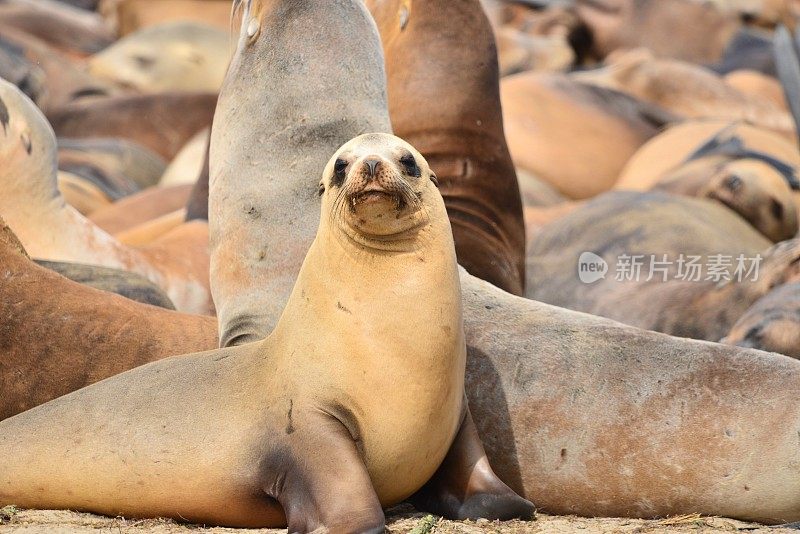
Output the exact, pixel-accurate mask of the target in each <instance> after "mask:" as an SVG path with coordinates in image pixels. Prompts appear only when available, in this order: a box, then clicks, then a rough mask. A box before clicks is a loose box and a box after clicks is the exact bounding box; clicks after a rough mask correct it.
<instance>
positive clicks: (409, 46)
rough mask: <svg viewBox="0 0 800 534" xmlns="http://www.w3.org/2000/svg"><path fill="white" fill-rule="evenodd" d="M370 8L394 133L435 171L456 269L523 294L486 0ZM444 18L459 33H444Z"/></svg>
mask: <svg viewBox="0 0 800 534" xmlns="http://www.w3.org/2000/svg"><path fill="white" fill-rule="evenodd" d="M366 4H367V7H368V8H369V9H370V11H371V12H372V14H373V16H374V17H375V20H376V22H377V24H378V30H379V31H380V34H381V39H382V41H383V48H384V52H385V55H386V74H387V77H388V92H389V113H390V117H391V120H392V127H393V128H394V131H395V133H396V134H397V135H398V136H400V137H402V138H403V139H406V140H407V141H408V142H409V143H411V144H412V145H414V146H415V147H417V149H418V150H420V152H421V153H422V154H424V155H425V157H426V158H427V159H428V161H429V162H430V163H431V165H432V167H433V169H434V171H436V175H437V176H438V179H439V184H440V186H439V187H440V190H441V192H442V196H443V197H444V201H445V205H446V206H447V212H448V214H449V215H450V223H451V224H452V226H453V235H454V237H455V241H456V252H457V254H458V262H459V264H460V265H461V266H463V267H464V268H465V269H467V271H469V272H470V273H471V274H473V275H475V276H477V277H478V278H481V279H483V280H487V281H488V282H490V283H492V284H494V285H496V286H497V287H499V288H501V289H504V290H506V291H508V292H510V293H513V294H516V295H520V294H522V292H523V291H524V288H525V226H524V221H523V217H522V201H521V200H520V193H519V186H518V184H517V176H516V174H515V171H514V164H513V163H512V161H511V155H510V154H509V152H508V147H507V145H506V141H505V133H504V131H503V114H502V110H501V106H500V89H499V81H498V76H499V74H498V72H499V71H498V66H497V48H496V46H495V41H494V37H493V34H492V28H491V25H490V24H489V20H488V19H487V17H486V15H485V14H484V12H483V8H482V7H481V4H480V2H479V1H478V0H467V1H462V2H450V1H447V0H424V1H421V2H416V3H414V4H413V5H412V4H411V3H408V2H403V1H400V0H368V1H367V2H366ZM445 21H447V24H448V25H453V26H454V27H455V26H457V27H458V28H459V31H458V32H450V33H443V32H442V31H441V28H442V27H443V24H444V23H445ZM410 101H413V102H414V104H413V106H412V105H410V104H409V102H410Z"/></svg>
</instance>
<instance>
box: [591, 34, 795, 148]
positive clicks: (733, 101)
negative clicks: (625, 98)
mask: <svg viewBox="0 0 800 534" xmlns="http://www.w3.org/2000/svg"><path fill="white" fill-rule="evenodd" d="M576 77H577V78H578V79H579V80H580V81H583V82H585V83H590V84H594V85H600V86H603V87H609V88H611V89H616V90H618V91H622V92H624V93H626V94H629V95H631V96H634V97H636V98H638V99H640V100H643V101H645V102H649V103H651V104H654V105H656V106H659V107H661V108H663V109H666V110H668V111H670V112H672V113H674V114H675V115H678V116H681V117H686V118H689V119H720V120H731V121H734V120H741V121H745V122H749V123H752V124H753V125H754V126H759V127H763V128H767V129H770V130H774V131H776V132H778V133H780V134H781V135H783V136H785V137H787V138H788V139H790V140H793V139H794V138H795V137H796V135H797V134H796V128H795V124H794V122H793V120H792V116H791V115H790V114H789V113H787V112H786V111H785V110H783V109H780V108H778V107H776V106H775V105H774V104H773V103H772V102H771V101H769V100H767V99H765V98H762V97H760V96H751V95H746V94H743V93H740V92H739V91H737V90H736V89H735V88H733V87H732V86H730V85H728V84H727V83H725V81H724V80H723V79H722V78H721V77H720V76H719V75H717V74H715V73H713V72H711V71H709V70H707V69H704V68H703V67H700V66H698V65H693V64H691V63H686V62H682V61H677V60H674V59H664V58H656V57H655V56H654V55H653V53H652V52H651V51H649V50H644V49H637V50H632V51H629V52H626V53H620V54H614V56H613V58H610V59H609V62H608V65H607V66H606V67H603V68H601V69H595V70H592V71H586V72H582V73H579V74H577V75H576Z"/></svg>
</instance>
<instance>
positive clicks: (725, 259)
mask: <svg viewBox="0 0 800 534" xmlns="http://www.w3.org/2000/svg"><path fill="white" fill-rule="evenodd" d="M790 243H791V244H792V245H791V246H790V247H788V248H787V247H785V245H778V246H777V248H775V249H770V247H771V245H772V243H770V242H769V241H768V240H766V239H765V238H764V237H763V236H761V235H760V234H758V233H757V232H756V231H755V230H754V229H752V228H751V227H749V225H747V223H746V222H745V221H744V220H742V219H740V218H739V216H738V215H737V214H735V213H734V212H732V211H731V210H729V209H728V208H726V207H723V206H720V205H719V204H716V203H713V202H709V201H704V200H698V199H690V198H683V197H678V196H674V195H665V194H661V193H633V192H615V193H608V194H606V195H602V196H600V197H598V198H596V199H594V200H592V201H590V202H588V203H587V204H586V205H585V206H583V207H582V208H581V209H579V210H576V211H574V212H572V213H571V214H569V215H567V216H565V217H562V218H560V219H559V220H558V221H556V222H555V223H554V224H551V225H549V226H547V227H545V228H544V229H543V230H542V231H541V232H540V233H539V234H538V236H537V237H536V239H535V240H534V241H533V243H532V244H531V249H530V251H529V255H528V276H529V279H528V283H529V287H530V289H529V291H528V292H527V295H526V296H527V297H528V298H531V299H535V300H538V301H540V302H545V303H548V304H553V305H556V306H561V307H565V308H569V309H573V310H576V311H582V312H586V313H592V314H594V315H601V316H603V317H608V318H610V319H614V320H617V321H621V322H624V323H626V324H630V325H632V326H637V327H639V328H645V329H648V330H655V331H658V332H664V333H667V334H671V335H675V336H681V337H691V338H695V339H705V340H709V341H718V340H719V339H720V338H721V337H722V336H724V335H725V334H726V333H727V332H728V331H729V330H730V328H731V326H733V323H734V322H735V321H736V320H737V319H738V318H739V317H740V316H741V315H742V314H743V313H744V312H745V310H747V308H748V307H749V306H750V305H751V304H753V303H754V302H755V301H756V300H758V299H759V298H761V297H762V296H764V295H765V294H766V293H768V292H769V291H770V290H771V289H772V288H773V287H775V286H776V285H778V284H781V283H785V282H786V281H788V280H789V279H790V278H791V277H793V276H797V274H798V273H797V272H796V271H797V267H796V266H794V265H793V262H794V261H798V260H799V259H800V243H798V242H790ZM587 253H591V254H588V255H589V256H590V258H591V259H590V260H587V259H585V258H584V256H586V255H587ZM692 258H696V259H695V260H693V259H692ZM715 258H717V259H715ZM740 258H741V259H740ZM591 264H596V265H599V266H600V267H597V268H596V269H595V271H590V270H588V269H590V268H591ZM692 264H694V265H695V267H692V266H691V265H692ZM715 265H716V267H715ZM603 267H604V268H603ZM739 269H741V271H740V270H739ZM592 273H596V275H594V276H593V275H592ZM714 273H720V274H716V275H715V274H714ZM723 273H724V274H723Z"/></svg>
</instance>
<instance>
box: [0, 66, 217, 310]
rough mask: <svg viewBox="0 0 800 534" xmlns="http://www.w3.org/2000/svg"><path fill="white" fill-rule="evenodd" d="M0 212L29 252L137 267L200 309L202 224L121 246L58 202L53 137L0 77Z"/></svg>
mask: <svg viewBox="0 0 800 534" xmlns="http://www.w3.org/2000/svg"><path fill="white" fill-rule="evenodd" d="M0 102H2V104H1V105H0V109H2V110H4V111H5V113H3V114H1V115H0V118H2V119H3V120H0V123H1V124H0V125H2V132H1V133H0V161H2V162H3V164H2V166H0V182H2V186H3V191H4V194H3V195H0V214H2V215H3V217H4V218H5V219H6V221H7V222H8V223H9V224H14V225H15V227H16V228H18V229H19V230H17V235H18V236H19V238H20V240H21V241H22V242H23V244H24V245H25V247H26V248H27V250H28V252H29V253H30V254H31V255H33V256H34V257H36V258H40V259H47V260H52V261H67V262H76V263H88V264H93V265H102V266H106V267H112V268H117V269H124V270H131V271H134V272H137V273H139V274H142V275H144V276H145V277H147V278H148V279H149V280H151V281H152V282H154V283H156V284H157V285H158V286H159V287H161V288H162V289H164V290H165V291H167V293H168V294H169V296H170V298H171V299H172V301H173V302H174V303H175V305H176V306H177V307H178V309H180V310H182V311H193V312H196V313H208V312H209V311H210V309H211V299H210V290H209V281H208V252H207V248H208V229H207V225H206V224H205V223H202V222H192V223H187V224H186V225H183V226H181V227H180V228H177V229H175V230H174V231H173V232H170V234H169V235H166V236H164V237H163V238H162V239H159V240H158V241H157V242H154V243H153V244H152V245H150V246H148V247H147V248H144V249H132V248H129V247H126V246H124V245H122V244H121V243H119V242H118V241H116V240H115V239H114V238H112V237H111V236H110V235H108V234H107V233H105V232H104V231H102V230H101V229H100V228H98V227H97V226H95V225H94V224H93V223H92V222H91V221H89V220H87V219H86V218H84V217H83V216H82V215H81V214H80V213H78V212H77V211H76V210H75V209H73V208H72V207H71V206H69V205H67V204H66V203H65V202H64V199H63V197H62V196H61V194H60V192H59V191H58V187H57V179H56V171H57V169H56V163H57V161H56V159H57V152H56V139H55V136H54V135H53V130H52V129H51V128H50V126H49V125H48V124H47V121H46V120H45V118H44V116H43V115H42V113H41V112H40V111H39V110H38V109H37V108H36V107H35V106H34V104H33V102H31V101H30V100H29V99H28V98H27V97H25V96H24V95H23V94H22V93H21V92H20V91H19V90H18V89H17V88H16V87H15V86H13V85H11V84H9V83H7V82H5V81H2V80H0Z"/></svg>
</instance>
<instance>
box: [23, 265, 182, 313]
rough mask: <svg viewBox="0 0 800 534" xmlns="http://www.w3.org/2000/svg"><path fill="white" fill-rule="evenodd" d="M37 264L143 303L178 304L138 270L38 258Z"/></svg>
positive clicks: (96, 287) (171, 307) (160, 305)
mask: <svg viewBox="0 0 800 534" xmlns="http://www.w3.org/2000/svg"><path fill="white" fill-rule="evenodd" d="M36 264H37V265H40V266H42V267H44V268H45V269H50V270H51V271H54V272H57V273H58V274H60V275H61V276H63V277H64V278H67V279H69V280H72V281H73V282H77V283H79V284H83V285H85V286H89V287H93V288H95V289H101V290H103V291H108V292H110V293H116V294H117V295H121V296H123V297H125V298H127V299H130V300H133V301H136V302H141V303H142V304H150V305H151V306H158V307H159V308H165V309H167V310H174V309H175V305H174V304H172V301H171V300H169V297H168V296H167V294H166V293H164V291H163V290H162V289H161V288H159V287H157V286H156V285H155V284H153V283H152V282H151V281H149V280H147V279H146V278H144V277H143V276H140V275H138V274H135V273H129V272H127V271H120V270H119V269H109V268H108V267H98V266H97V265H81V264H78V263H62V262H56V261H44V260H37V261H36Z"/></svg>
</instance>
